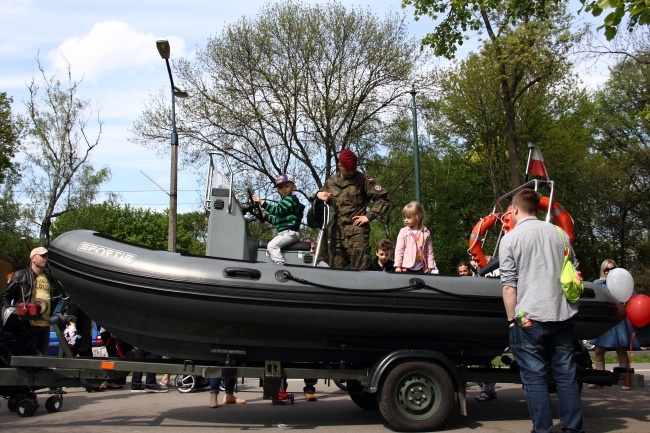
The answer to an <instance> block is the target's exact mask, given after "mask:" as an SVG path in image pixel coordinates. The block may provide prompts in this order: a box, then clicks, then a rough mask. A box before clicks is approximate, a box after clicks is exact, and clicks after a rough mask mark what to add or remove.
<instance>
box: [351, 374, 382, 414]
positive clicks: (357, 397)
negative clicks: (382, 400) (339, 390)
mask: <svg viewBox="0 0 650 433" xmlns="http://www.w3.org/2000/svg"><path fill="white" fill-rule="evenodd" d="M347 385H348V395H349V396H350V399H351V400H352V401H353V402H354V404H356V405H357V406H359V407H360V408H361V409H365V410H378V409H379V400H378V395H377V394H376V393H370V392H367V391H364V389H363V386H361V383H359V381H358V380H348V381H347Z"/></svg>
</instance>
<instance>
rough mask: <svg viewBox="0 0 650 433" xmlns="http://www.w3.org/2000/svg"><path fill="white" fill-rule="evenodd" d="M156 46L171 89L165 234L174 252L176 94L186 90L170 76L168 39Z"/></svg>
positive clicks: (170, 248)
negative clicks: (167, 226) (169, 156)
mask: <svg viewBox="0 0 650 433" xmlns="http://www.w3.org/2000/svg"><path fill="white" fill-rule="evenodd" d="M156 48H158V52H159V53H160V57H162V58H163V59H165V64H167V72H168V73H169V82H170V83H171V89H172V135H171V145H172V149H171V150H172V152H171V153H172V155H171V160H172V161H171V175H170V181H169V183H170V185H169V232H168V234H167V237H168V239H167V250H168V251H171V252H176V225H177V224H176V219H177V208H178V177H177V175H178V131H177V130H176V96H178V97H179V98H186V97H187V92H186V91H185V89H183V87H181V86H178V87H177V86H175V85H174V78H173V77H172V69H171V67H170V65H169V55H170V53H171V49H170V47H169V41H166V40H160V41H156Z"/></svg>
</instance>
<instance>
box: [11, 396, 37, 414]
mask: <svg viewBox="0 0 650 433" xmlns="http://www.w3.org/2000/svg"><path fill="white" fill-rule="evenodd" d="M34 412H36V402H35V401H34V400H31V399H29V398H26V399H23V400H20V401H19V402H18V406H16V413H17V414H18V415H20V416H22V417H27V416H32V415H34Z"/></svg>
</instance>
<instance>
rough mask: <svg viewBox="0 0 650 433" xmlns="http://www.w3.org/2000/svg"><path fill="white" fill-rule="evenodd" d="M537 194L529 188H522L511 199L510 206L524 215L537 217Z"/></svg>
mask: <svg viewBox="0 0 650 433" xmlns="http://www.w3.org/2000/svg"><path fill="white" fill-rule="evenodd" d="M539 197H540V196H539V193H538V192H537V191H534V190H532V189H530V188H524V189H522V190H521V191H519V192H518V193H516V194H515V195H514V196H513V197H512V204H513V205H514V206H517V207H518V208H519V209H521V210H522V211H523V212H524V213H525V214H529V215H537V212H538V211H539Z"/></svg>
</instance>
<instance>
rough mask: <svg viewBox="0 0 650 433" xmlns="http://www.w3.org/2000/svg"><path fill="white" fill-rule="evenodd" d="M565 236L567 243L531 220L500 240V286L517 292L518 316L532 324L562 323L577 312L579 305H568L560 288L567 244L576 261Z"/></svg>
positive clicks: (548, 227) (545, 225)
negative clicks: (523, 317)
mask: <svg viewBox="0 0 650 433" xmlns="http://www.w3.org/2000/svg"><path fill="white" fill-rule="evenodd" d="M562 235H563V236H564V242H563V241H562V238H561V237H560V233H559V232H558V230H557V229H556V228H555V226H554V225H553V224H550V223H547V222H546V221H542V220H539V219H537V218H536V217H532V216H531V217H528V218H524V219H522V220H521V221H519V223H517V225H516V226H515V228H514V229H513V230H512V231H510V232H509V233H508V234H506V235H505V236H504V237H503V239H502V240H501V244H500V245H499V262H500V266H499V271H500V274H501V275H500V276H501V284H502V285H504V286H511V287H515V288H516V289H517V304H516V306H515V314H517V313H518V312H519V311H523V312H524V313H525V314H526V315H528V317H530V318H531V319H532V320H533V321H539V322H562V321H565V320H568V319H570V318H571V317H573V316H574V315H575V314H576V313H577V312H578V303H575V304H571V303H569V301H567V299H566V297H565V296H564V292H563V291H562V285H561V284H560V273H561V271H562V265H563V264H564V245H565V243H566V245H567V246H569V249H570V254H571V256H570V257H571V259H574V258H575V256H574V254H573V249H571V246H570V243H569V239H568V236H567V235H566V233H564V231H562ZM574 263H575V264H576V265H577V262H576V261H575V260H574Z"/></svg>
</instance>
